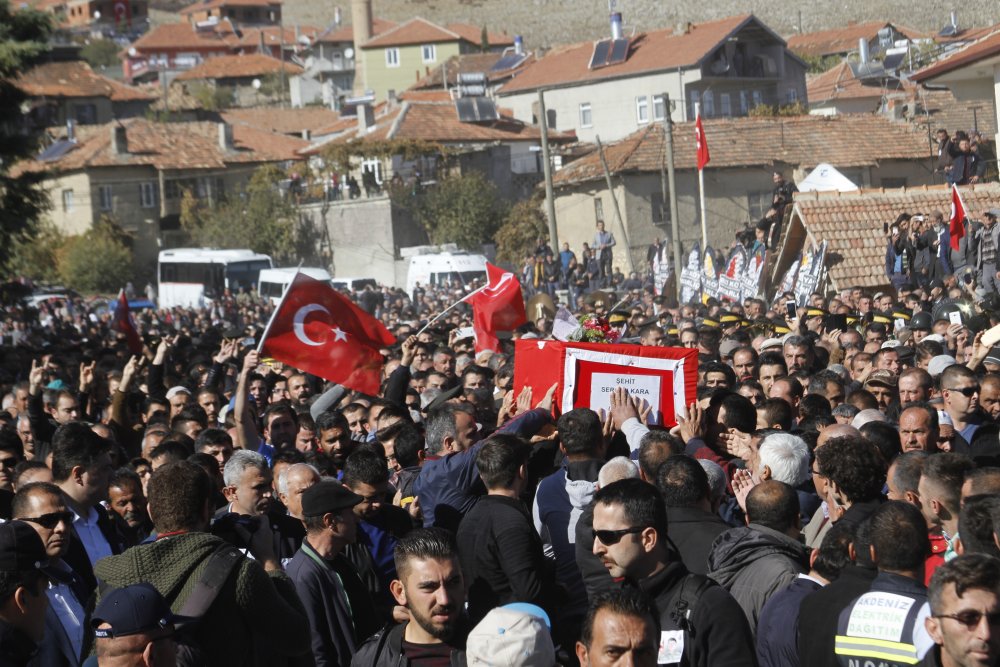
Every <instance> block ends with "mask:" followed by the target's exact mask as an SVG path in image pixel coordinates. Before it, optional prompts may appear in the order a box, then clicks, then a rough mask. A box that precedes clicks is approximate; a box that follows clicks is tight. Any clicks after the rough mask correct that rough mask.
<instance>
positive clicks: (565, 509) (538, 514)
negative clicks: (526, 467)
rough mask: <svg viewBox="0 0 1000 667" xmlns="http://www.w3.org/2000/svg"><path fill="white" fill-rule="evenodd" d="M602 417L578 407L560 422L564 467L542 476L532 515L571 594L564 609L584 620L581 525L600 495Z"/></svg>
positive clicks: (560, 442) (603, 446)
mask: <svg viewBox="0 0 1000 667" xmlns="http://www.w3.org/2000/svg"><path fill="white" fill-rule="evenodd" d="M601 426H602V425H601V420H600V418H599V417H598V416H597V413H595V412H594V411H593V410H588V409H587V408H576V409H574V410H570V411H569V412H565V413H563V414H562V415H561V416H560V417H559V419H558V421H557V422H556V430H557V431H558V432H559V450H560V451H561V452H562V453H563V455H564V456H565V458H564V459H563V463H562V467H561V468H560V469H559V470H557V471H556V472H555V473H553V474H551V475H549V476H548V477H545V478H544V479H542V481H541V482H540V483H539V484H538V488H537V490H536V491H535V500H534V504H533V506H532V517H533V519H534V523H535V530H536V531H538V534H539V535H540V536H541V538H542V544H543V545H544V546H545V551H546V555H547V556H549V557H550V558H552V557H554V559H555V566H556V573H555V574H556V581H558V583H559V584H560V585H561V586H562V587H563V588H565V589H566V590H567V591H568V593H569V599H568V600H567V604H566V605H564V606H563V608H562V609H561V610H560V611H561V613H563V614H567V615H570V616H575V618H574V619H573V621H570V622H579V620H580V618H581V617H582V612H583V610H584V609H586V605H587V593H586V588H585V586H584V582H583V575H582V574H581V572H580V567H579V565H577V561H576V546H575V540H576V524H577V521H578V520H579V519H580V516H581V514H583V512H584V510H585V509H586V507H587V506H588V505H589V504H590V501H591V500H592V499H593V497H594V490H595V487H596V483H597V476H598V473H600V471H601V466H602V465H604V454H605V449H606V447H605V443H604V434H603V432H602V430H601Z"/></svg>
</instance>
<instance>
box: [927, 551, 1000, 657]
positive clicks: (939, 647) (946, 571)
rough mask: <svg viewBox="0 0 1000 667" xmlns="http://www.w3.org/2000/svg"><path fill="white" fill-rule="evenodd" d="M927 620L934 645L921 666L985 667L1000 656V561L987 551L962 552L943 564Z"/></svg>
mask: <svg viewBox="0 0 1000 667" xmlns="http://www.w3.org/2000/svg"><path fill="white" fill-rule="evenodd" d="M928 597H929V598H930V605H931V616H930V617H929V618H927V619H926V620H925V622H924V623H925V625H926V627H927V632H928V634H930V636H931V639H933V640H934V643H935V646H934V648H932V649H931V650H930V651H928V652H927V655H926V656H925V657H924V659H923V661H922V662H921V663H920V665H921V666H922V667H945V666H947V667H986V666H988V665H996V664H997V663H998V661H1000V633H998V632H997V622H996V620H995V619H996V614H997V609H998V608H1000V561H998V560H997V559H996V558H991V557H989V556H986V555H983V554H970V555H968V556H959V557H958V558H956V559H955V560H953V561H951V562H949V563H946V564H944V565H942V566H941V567H940V568H939V569H938V570H937V571H936V572H935V573H934V576H933V577H932V578H931V586H930V590H929V591H928Z"/></svg>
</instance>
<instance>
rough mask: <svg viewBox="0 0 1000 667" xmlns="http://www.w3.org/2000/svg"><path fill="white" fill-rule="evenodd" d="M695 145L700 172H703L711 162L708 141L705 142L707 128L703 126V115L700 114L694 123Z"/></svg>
mask: <svg viewBox="0 0 1000 667" xmlns="http://www.w3.org/2000/svg"><path fill="white" fill-rule="evenodd" d="M694 144H695V150H696V151H697V154H698V155H697V157H698V171H701V170H702V169H704V168H705V165H706V164H708V162H709V160H711V157H709V155H708V141H706V140H705V128H704V126H702V124H701V114H698V117H697V118H696V119H695V121H694Z"/></svg>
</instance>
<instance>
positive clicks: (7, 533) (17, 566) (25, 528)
mask: <svg viewBox="0 0 1000 667" xmlns="http://www.w3.org/2000/svg"><path fill="white" fill-rule="evenodd" d="M48 560H49V555H48V554H47V553H46V552H45V544H44V543H43V542H42V538H41V537H39V536H38V533H36V532H35V529H34V528H32V527H31V526H29V525H28V524H26V523H24V522H23V521H9V522H7V523H4V524H0V571H2V572H28V571H30V570H41V569H42V568H43V567H45V565H46V564H47V563H48Z"/></svg>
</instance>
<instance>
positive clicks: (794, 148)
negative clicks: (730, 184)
mask: <svg viewBox="0 0 1000 667" xmlns="http://www.w3.org/2000/svg"><path fill="white" fill-rule="evenodd" d="M703 123H704V126H705V138H706V140H707V141H708V147H709V151H710V153H711V156H712V161H711V162H710V163H709V166H708V169H713V168H715V169H720V168H740V167H755V166H762V165H763V166H771V165H773V164H775V163H783V164H790V165H795V166H800V167H806V168H808V167H814V166H816V165H817V164H819V163H820V162H828V163H830V164H832V165H833V166H835V167H859V166H873V165H876V164H878V162H879V161H881V160H920V159H924V160H925V159H927V157H928V156H929V155H930V153H931V149H930V145H929V144H928V141H927V133H926V130H924V129H922V128H918V127H915V126H913V125H910V124H907V123H897V122H893V121H890V120H888V119H886V118H883V117H879V116H871V115H866V114H857V115H849V114H838V115H836V116H794V117H790V118H734V119H728V120H723V119H708V120H704V121H703ZM663 152H664V146H663V128H662V126H661V125H660V124H659V123H651V124H650V125H649V126H647V127H646V128H644V129H642V130H639V131H638V132H635V133H633V134H631V135H629V136H628V137H626V138H625V139H622V140H621V141H619V142H616V143H613V144H609V145H606V146H605V147H604V154H605V158H606V159H607V161H608V168H609V169H610V170H611V173H613V174H617V173H627V172H657V173H659V171H660V165H661V163H662V160H663ZM674 164H675V166H676V167H677V168H678V169H695V141H694V123H691V122H688V123H675V124H674ZM603 178H604V172H603V170H602V168H601V162H600V158H599V156H598V154H597V151H593V152H592V153H590V154H589V155H586V156H585V157H582V158H580V159H578V160H575V161H573V162H571V163H570V164H568V165H567V166H566V167H564V168H562V169H560V170H559V171H558V172H557V173H556V175H555V178H554V181H555V183H556V184H557V185H572V184H575V183H582V182H588V181H593V180H597V179H603Z"/></svg>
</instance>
